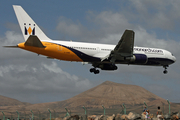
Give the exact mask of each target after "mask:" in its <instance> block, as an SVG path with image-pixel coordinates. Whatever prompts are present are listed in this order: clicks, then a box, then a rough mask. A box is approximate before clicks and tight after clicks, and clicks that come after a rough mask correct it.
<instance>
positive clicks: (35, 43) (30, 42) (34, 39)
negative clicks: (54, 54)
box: [25, 35, 45, 48]
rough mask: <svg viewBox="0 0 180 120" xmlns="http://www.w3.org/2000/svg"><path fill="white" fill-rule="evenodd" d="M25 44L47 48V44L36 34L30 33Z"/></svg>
mask: <svg viewBox="0 0 180 120" xmlns="http://www.w3.org/2000/svg"><path fill="white" fill-rule="evenodd" d="M25 45H27V46H33V47H39V48H45V46H44V45H43V44H42V43H41V41H40V40H39V38H38V37H37V36H35V35H30V36H29V38H28V39H27V41H26V42H25Z"/></svg>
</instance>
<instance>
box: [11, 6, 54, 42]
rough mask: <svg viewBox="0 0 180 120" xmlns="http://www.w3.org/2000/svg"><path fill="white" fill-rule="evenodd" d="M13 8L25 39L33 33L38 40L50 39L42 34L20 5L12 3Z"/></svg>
mask: <svg viewBox="0 0 180 120" xmlns="http://www.w3.org/2000/svg"><path fill="white" fill-rule="evenodd" d="M13 8H14V11H15V14H16V17H17V19H18V22H19V25H20V28H21V31H22V34H23V36H24V39H25V41H26V40H27V39H28V38H29V36H30V35H35V36H37V37H38V38H39V39H40V40H51V39H49V38H48V37H47V36H46V35H45V34H44V32H43V31H42V30H41V29H40V28H39V27H38V25H37V24H36V23H35V22H34V21H33V20H32V19H31V17H30V16H29V15H28V14H27V13H26V12H25V11H24V9H23V8H22V7H21V6H18V5H13Z"/></svg>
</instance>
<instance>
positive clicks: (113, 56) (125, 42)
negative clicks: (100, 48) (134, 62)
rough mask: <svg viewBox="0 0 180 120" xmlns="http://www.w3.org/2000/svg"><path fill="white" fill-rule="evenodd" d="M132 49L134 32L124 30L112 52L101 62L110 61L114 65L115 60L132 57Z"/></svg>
mask: <svg viewBox="0 0 180 120" xmlns="http://www.w3.org/2000/svg"><path fill="white" fill-rule="evenodd" d="M133 48H134V31H132V30H125V32H124V34H123V35H122V37H121V39H120V41H119V42H118V44H117V45H116V47H115V48H114V50H113V51H111V53H110V54H109V55H108V56H106V57H105V58H103V59H102V60H101V61H104V60H110V61H111V62H112V63H115V61H116V60H118V59H122V58H124V57H132V56H133Z"/></svg>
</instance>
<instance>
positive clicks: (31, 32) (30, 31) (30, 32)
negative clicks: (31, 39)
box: [24, 23, 35, 35]
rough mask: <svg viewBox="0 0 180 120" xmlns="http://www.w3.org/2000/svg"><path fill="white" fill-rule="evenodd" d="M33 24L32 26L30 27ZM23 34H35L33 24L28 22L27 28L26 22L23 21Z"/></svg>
mask: <svg viewBox="0 0 180 120" xmlns="http://www.w3.org/2000/svg"><path fill="white" fill-rule="evenodd" d="M31 26H33V27H31ZM24 34H25V35H35V24H34V25H31V24H29V28H27V25H26V23H24Z"/></svg>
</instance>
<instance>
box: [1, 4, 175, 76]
mask: <svg viewBox="0 0 180 120" xmlns="http://www.w3.org/2000/svg"><path fill="white" fill-rule="evenodd" d="M13 8H14V11H15V14H16V17H17V19H18V22H19V25H20V28H21V31H22V34H23V37H24V39H25V42H22V43H19V44H18V45H16V46H4V47H10V48H21V49H24V50H27V51H30V52H34V53H37V54H38V55H44V56H47V58H53V59H58V60H64V61H76V62H82V63H83V64H92V66H93V68H91V69H90V72H91V73H94V74H98V73H99V72H100V71H99V70H98V69H101V70H111V71H113V70H117V69H118V67H117V66H116V64H127V65H147V66H163V68H164V71H163V73H164V74H166V73H167V72H168V71H167V67H168V66H169V65H170V64H173V63H174V62H175V61H176V58H175V56H174V55H173V54H172V53H171V52H169V51H167V50H164V49H159V48H147V47H135V46H134V36H135V33H134V31H133V30H125V32H124V33H123V35H122V37H121V39H120V40H119V42H118V44H117V45H109V44H96V43H85V42H72V41H57V40H52V39H50V38H48V37H47V36H46V35H45V34H44V32H43V31H42V30H41V29H40V28H39V27H38V25H37V24H36V23H35V22H34V21H33V20H32V19H31V17H30V16H29V15H28V14H27V13H26V12H25V10H24V9H23V8H22V7H21V6H19V5H13Z"/></svg>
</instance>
